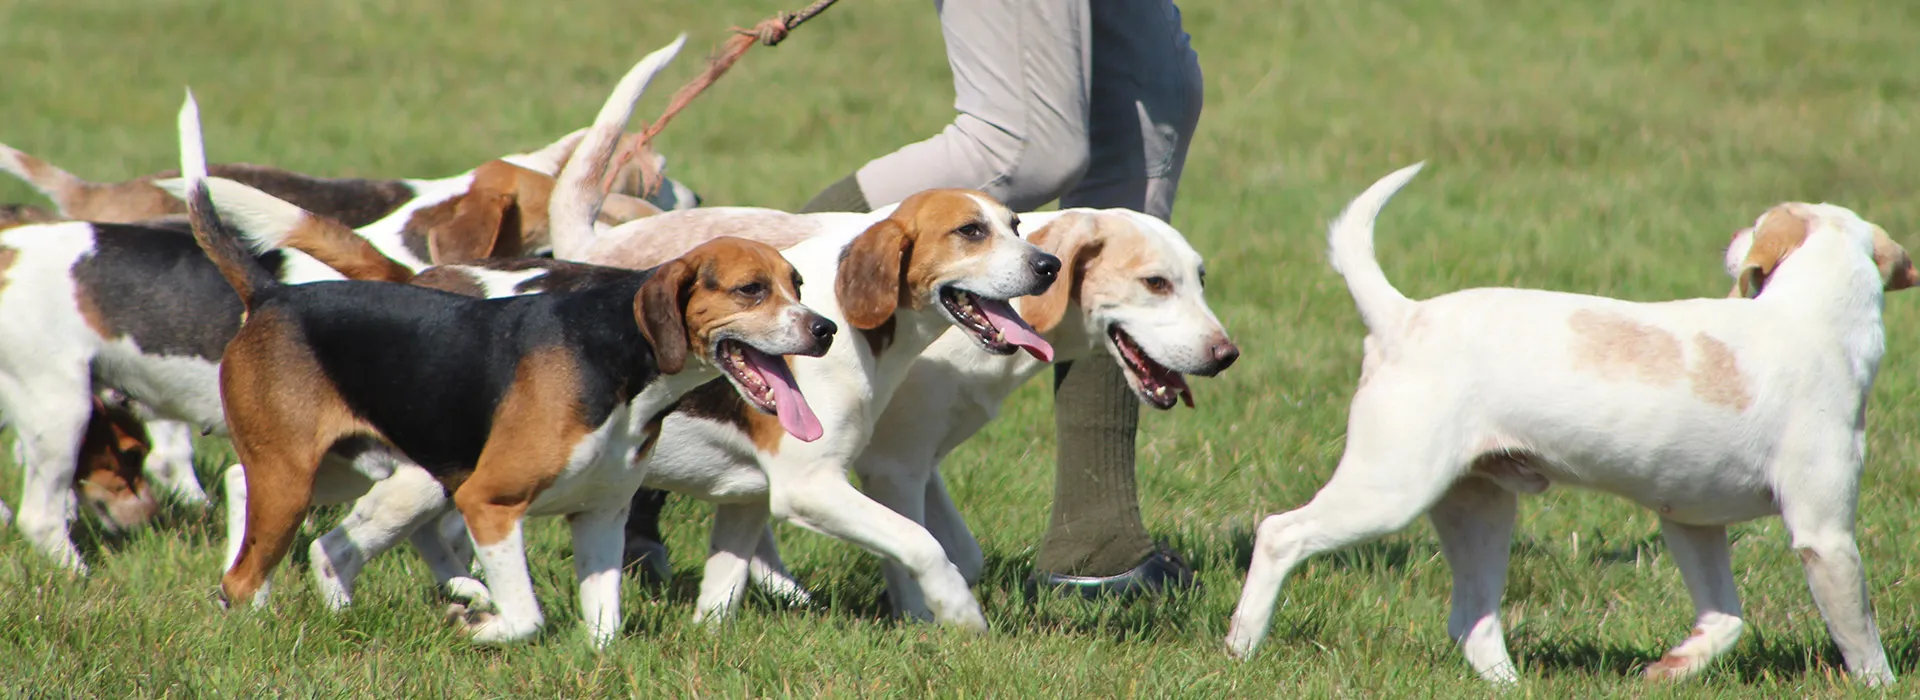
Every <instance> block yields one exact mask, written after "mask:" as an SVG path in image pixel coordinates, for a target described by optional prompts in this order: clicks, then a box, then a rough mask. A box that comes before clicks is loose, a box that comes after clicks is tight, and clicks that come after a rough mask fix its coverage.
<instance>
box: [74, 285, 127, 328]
mask: <svg viewBox="0 0 1920 700" xmlns="http://www.w3.org/2000/svg"><path fill="white" fill-rule="evenodd" d="M73 303H74V306H75V307H78V308H79V309H80V318H81V319H82V320H84V321H86V322H87V327H88V328H91V329H93V332H95V333H98V334H100V337H102V338H112V337H115V336H116V335H117V334H116V333H115V332H114V330H113V325H112V324H109V323H107V314H106V312H104V311H101V310H100V302H99V301H96V300H95V299H94V298H93V292H92V290H89V289H88V288H87V287H86V286H85V285H79V284H76V285H74V286H73Z"/></svg>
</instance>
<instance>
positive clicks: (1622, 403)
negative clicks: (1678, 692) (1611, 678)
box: [1227, 165, 1915, 685]
mask: <svg viewBox="0 0 1920 700" xmlns="http://www.w3.org/2000/svg"><path fill="white" fill-rule="evenodd" d="M1419 168H1420V166H1418V165H1415V166H1412V167H1409V168H1405V169H1402V170H1400V171H1398V172H1395V173H1393V174H1391V175H1388V176H1387V177H1386V178H1384V179H1382V180H1380V181H1379V182H1378V183H1375V184H1374V185H1373V186H1372V187H1371V188H1368V189H1367V191H1366V192H1365V193H1363V194H1361V195H1360V197H1359V198H1358V199H1355V200H1354V202H1353V203H1352V204H1351V205H1349V206H1348V208H1347V211H1346V212H1345V213H1343V214H1342V215H1341V216H1340V218H1339V219H1338V220H1336V221H1335V222H1334V223H1333V225H1332V227H1331V229H1332V230H1331V233H1330V235H1329V241H1330V244H1331V248H1332V251H1331V257H1332V260H1333V266H1334V269H1336V270H1338V271H1339V272H1340V274H1341V275H1342V276H1344V277H1345V278H1346V281H1347V287H1348V289H1349V290H1350V291H1351V292H1352V294H1353V299H1354V304H1355V305H1356V306H1357V307H1359V310H1360V316H1361V318H1362V319H1363V320H1364V321H1365V322H1366V325H1367V331H1368V332H1367V338H1366V343H1365V356H1364V358H1363V359H1362V361H1361V371H1360V383H1359V389H1358V390H1357V391H1356V392H1355V393H1354V397H1353V404H1352V408H1351V412H1350V414H1349V416H1348V425H1347V447H1346V453H1345V455H1343V456H1342V457H1341V459H1340V465H1339V467H1338V468H1337V469H1336V470H1335V472H1334V474H1333V477H1332V479H1330V480H1329V481H1328V482H1327V484H1326V486H1324V487H1322V488H1321V489H1320V492H1319V493H1318V494H1316V495H1315V496H1314V497H1313V500H1312V501H1310V502H1308V503H1307V504H1306V505H1305V506H1302V507H1300V508H1298V509H1296V510H1293V511H1289V512H1286V513H1282V514H1279V515H1274V516H1270V517H1268V518H1267V519H1266V520H1264V521H1262V522H1261V523H1260V526H1259V529H1258V533H1257V537H1256V540H1255V543H1254V553H1253V563H1252V566H1251V568H1250V569H1249V570H1248V571H1247V582H1246V587H1245V589H1244V590H1243V591H1242V593H1241V596H1240V603H1239V606H1238V607H1237V608H1236V609H1235V610H1234V614H1233V620H1232V624H1231V627H1230V628H1229V631H1228V633H1227V645H1228V647H1229V649H1230V651H1231V652H1232V653H1233V654H1234V655H1235V656H1239V657H1243V658H1244V657H1247V656H1249V655H1251V654H1252V653H1253V651H1254V649H1255V648H1256V647H1258V646H1259V644H1260V640H1261V639H1262V638H1264V637H1265V636H1266V633H1267V627H1268V623H1269V622H1270V621H1271V619H1272V617H1273V611H1274V605H1275V602H1276V600H1277V598H1278V597H1279V594H1280V584H1281V582H1282V581H1284V580H1285V579H1286V576H1287V574H1288V572H1290V571H1292V569H1293V567H1294V566H1296V565H1298V564H1299V563H1300V562H1301V561H1302V560H1304V559H1306V558H1307V557H1309V556H1312V555H1314V554H1318V553H1321V552H1326V551H1330V550H1333V549H1337V548H1340V547H1344V546H1347V545H1351V544H1355V543H1358V542H1362V541H1365V540H1368V539H1372V538H1375V537H1379V536H1381V535H1385V534H1388V533H1391V532H1393V531H1395V530H1399V529H1400V528H1403V527H1405V526H1406V525H1407V524H1408V523H1410V522H1412V520H1413V519H1414V518H1416V517H1418V516H1420V515H1421V514H1423V513H1425V514H1427V515H1428V517H1429V518H1431V520H1432V522H1433V527H1434V530H1435V531H1436V533H1438V535H1439V538H1440V548H1441V552H1442V553H1443V554H1445V556H1446V558H1447V563H1448V565H1449V566H1450V567H1451V568H1452V569H1453V612H1452V615H1451V616H1450V617H1449V618H1448V622H1447V631H1448V633H1449V634H1450V635H1452V637H1453V638H1454V640H1455V641H1457V642H1459V644H1460V647H1461V650H1462V651H1464V652H1465V654H1466V657H1467V661H1468V662H1469V663H1471V664H1472V665H1473V668H1474V670H1475V671H1477V672H1478V673H1479V674H1480V676H1481V677H1482V678H1485V679H1487V680H1489V681H1507V682H1510V681H1514V680H1516V679H1517V672H1516V669H1515V667H1514V664H1513V660H1512V659H1511V658H1510V657H1509V656H1508V654H1507V648H1506V642H1505V641H1504V640H1503V639H1502V632H1501V627H1500V615H1499V606H1500V598H1501V589H1502V588H1503V587H1504V584H1505V580H1506V570H1507V554H1508V542H1509V539H1510V538H1511V535H1512V531H1513V522H1514V512H1515V502H1516V497H1517V494H1520V493H1539V492H1540V491H1542V490H1545V489H1546V488H1547V487H1548V486H1550V485H1552V484H1556V483H1558V484H1567V485H1573V486H1581V487H1586V488H1592V489H1597V490H1601V491H1606V492H1609V493H1614V494H1618V495H1620V496H1623V497H1625V498H1628V499H1631V500H1632V501H1634V502H1635V503H1639V504H1641V505H1642V506H1645V507H1646V508H1648V509H1650V510H1652V511H1654V512H1656V513H1658V514H1659V517H1660V523H1661V532H1662V534H1663V535H1664V536H1665V538H1666V542H1667V548H1668V551H1669V552H1670V553H1671V554H1672V557H1673V560H1674V563H1675V564H1677V565H1679V567H1680V573H1681V576H1682V578H1683V579H1684V580H1685V581H1686V584H1687V590H1688V592H1689V593H1690V594H1691V595H1692V598H1693V603H1694V608H1695V610H1696V618H1695V623H1694V628H1693V633H1692V634H1691V635H1689V636H1688V637H1687V638H1686V640H1685V641H1682V642H1681V643H1680V644H1679V646H1676V647H1674V648H1673V649H1672V650H1671V651H1669V652H1667V654H1666V655H1665V656H1664V657H1662V658H1661V659H1660V660H1659V661H1658V662H1656V663H1654V664H1653V665H1652V666H1650V667H1648V668H1647V670H1646V673H1647V675H1648V676H1650V677H1660V678H1677V677H1683V676H1688V675H1691V674H1693V673H1696V672H1698V671H1699V670H1700V669H1702V668H1704V667H1705V666H1706V665H1707V663H1708V662H1710V661H1711V660H1712V659H1713V658H1714V657H1716V656H1718V655H1720V654H1721V653H1723V652H1725V651H1726V650H1727V649H1729V648H1730V647H1732V646H1733V643H1734V641H1735V640H1737V639H1738V638H1739V636H1740V630H1741V627H1742V622H1741V618H1740V598H1739V594H1738V592H1737V591H1736V589H1735V587H1734V578H1733V569H1732V564H1731V561H1730V558H1729V555H1728V551H1727V532H1726V527H1727V525H1729V524H1731V523H1737V522H1742V521H1745V520H1751V519H1754V518H1759V517H1764V516H1768V515H1775V514H1778V515H1780V516H1781V517H1782V519H1783V520H1784V521H1785V523H1786V526H1787V530H1788V532H1789V533H1791V536H1792V546H1793V549H1794V551H1795V552H1796V553H1798V554H1799V556H1800V560H1801V562H1802V563H1803V564H1804V565H1805V568H1806V575H1807V582H1808V586H1809V587H1810V588H1811V589H1812V591H1813V599H1814V603H1815V604H1816V605H1817V606H1818V607H1819V609H1820V613H1821V615H1822V616H1823V617H1825V618H1826V621H1827V628H1828V630H1829V631H1830V632H1831V633H1832V634H1833V639H1834V642H1835V643H1836V644H1837V645H1838V646H1839V647H1840V653H1841V655H1842V656H1844V657H1845V659H1846V666H1847V670H1848V672H1849V673H1850V674H1852V675H1853V676H1855V677H1856V678H1858V679H1860V680H1861V681H1863V682H1865V683H1867V684H1869V685H1880V684H1885V683H1891V682H1893V670H1892V668H1891V667H1889V666H1888V665H1887V657H1886V652H1885V651H1884V650H1883V649H1882V648H1881V645H1880V631H1879V629H1877V628H1876V627H1875V626H1874V623H1873V610H1872V608H1871V606H1870V605H1868V602H1867V586H1866V576H1865V571H1864V569H1863V568H1862V566H1861V562H1860V552H1859V550H1858V549H1857V548H1856V547H1855V545H1854V512H1855V508H1856V504H1857V500H1858V498H1857V496H1858V494H1857V489H1858V486H1859V480H1860V470H1861V465H1862V462H1863V460H1864V457H1865V450H1866V408H1867V406H1866V404H1867V395H1868V393H1869V391H1870V390H1871V389H1872V386H1873V378H1874V373H1875V371H1876V370H1878V368H1879V364H1880V356H1881V353H1882V351H1883V350H1884V347H1885V342H1884V337H1883V329H1882V326H1881V318H1880V312H1881V306H1882V304H1883V300H1884V293H1885V292H1888V291H1894V290H1898V289H1905V288H1907V287H1909V286H1912V285H1913V284H1914V281H1915V279H1914V268H1913V264H1912V262H1910V261H1909V260H1908V258H1907V254H1906V251H1905V250H1903V249H1901V248H1900V246H1898V245H1896V244H1894V243H1893V241H1892V240H1891V239H1889V238H1887V235H1886V233H1885V232H1884V231H1882V230H1881V229H1880V227H1878V226H1875V225H1873V224H1871V223H1868V222H1866V221H1864V220H1862V219H1861V218H1860V217H1859V216H1857V215H1855V214H1854V213H1853V212H1851V211H1848V210H1847V209H1844V208H1841V207H1838V206H1833V205H1828V204H1800V203H1789V204H1782V205H1779V206H1776V207H1774V208H1773V209H1771V210H1768V211H1767V212H1766V213H1765V214H1764V215H1762V216H1761V217H1760V218H1759V220H1758V221H1756V222H1755V224H1754V227H1753V229H1752V232H1751V234H1750V235H1749V239H1750V243H1749V244H1747V245H1746V246H1745V250H1744V252H1742V253H1741V255H1740V261H1739V263H1738V264H1737V265H1735V266H1734V272H1735V273H1736V277H1737V278H1738V280H1739V281H1738V285H1737V287H1736V289H1737V291H1738V292H1739V293H1738V295H1737V298H1731V299H1690V300H1684V301H1672V302H1663V303H1633V302H1626V301H1619V300H1615V299H1607V298H1602V297H1594V296H1585V295H1579V294H1565V293H1560V292H1548V291H1538V290H1526V289H1505V288H1496V289H1470V290H1465V291H1459V292H1454V293H1451V294H1446V295H1442V296H1439V297H1435V298H1432V299H1427V300H1423V301H1414V300H1411V299H1408V298H1407V297H1406V296H1404V295H1402V294H1401V293H1400V292H1399V290H1396V289H1394V287H1393V285H1392V283H1390V282H1388V281H1387V278H1386V275H1385V274H1383V273H1382V272H1381V270H1380V265H1379V263H1377V262H1376V261H1375V259H1374V254H1373V222H1374V219H1375V218H1376V217H1377V216H1378V215H1379V213H1380V209H1381V207H1382V206H1383V205H1385V203H1386V201H1387V199H1388V198H1390V197H1391V196H1392V195H1393V193H1394V192H1396V191H1398V190H1399V189H1400V188H1401V187H1402V186H1403V185H1405V184H1406V183H1407V181H1408V180H1410V179H1412V178H1413V175H1414V173H1416V172H1418V171H1419Z"/></svg>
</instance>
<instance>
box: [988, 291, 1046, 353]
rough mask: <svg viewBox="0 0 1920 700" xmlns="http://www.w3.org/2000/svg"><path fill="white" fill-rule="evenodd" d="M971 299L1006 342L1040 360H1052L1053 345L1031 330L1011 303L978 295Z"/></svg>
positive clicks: (1031, 327)
mask: <svg viewBox="0 0 1920 700" xmlns="http://www.w3.org/2000/svg"><path fill="white" fill-rule="evenodd" d="M973 299H974V301H975V302H976V303H977V305H978V306H979V307H980V313H983V314H986V315H987V320H988V321H990V322H992V323H993V327H994V328H998V329H1000V335H1002V336H1004V337H1005V338H1006V339H1007V342H1009V343H1013V344H1014V345H1018V346H1020V347H1021V348H1024V349H1026V351H1027V354H1029V355H1032V356H1034V357H1035V358H1036V359H1038V360H1040V361H1041V362H1052V361H1053V346H1052V345H1048V344H1047V339H1046V338H1042V337H1040V334H1039V333H1035V332H1033V326H1029V325H1027V322H1026V321H1025V320H1024V319H1021V318H1020V315H1019V314H1016V313H1014V312H1013V305H1011V304H1008V303H1007V302H1004V301H1000V300H998V299H987V298H985V297H981V296H978V295H976V296H974V298H973Z"/></svg>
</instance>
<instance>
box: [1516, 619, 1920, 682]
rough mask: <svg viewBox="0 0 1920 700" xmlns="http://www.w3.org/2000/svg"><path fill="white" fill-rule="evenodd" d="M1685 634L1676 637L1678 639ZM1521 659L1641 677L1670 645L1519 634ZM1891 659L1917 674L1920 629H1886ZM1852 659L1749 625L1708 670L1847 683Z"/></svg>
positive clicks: (1738, 676) (1561, 669) (1824, 644)
mask: <svg viewBox="0 0 1920 700" xmlns="http://www.w3.org/2000/svg"><path fill="white" fill-rule="evenodd" d="M1679 640H1680V637H1679V636H1676V637H1675V638H1674V641H1675V642H1678V641H1679ZM1514 641H1515V644H1514V648H1515V651H1517V652H1518V653H1519V655H1520V657H1521V663H1523V664H1525V665H1526V666H1527V668H1529V669H1532V670H1534V672H1536V673H1539V674H1541V675H1546V676H1552V675H1556V674H1562V673H1577V674H1582V675H1597V674H1611V675H1618V676H1639V675H1640V674H1641V673H1642V672H1643V671H1644V670H1645V669H1646V667H1647V666H1648V665H1649V664H1652V663H1653V662H1655V661H1658V660H1659V659H1660V657H1661V655H1663V654H1664V653H1665V650H1664V649H1645V648H1634V647H1628V646H1624V645H1620V644H1596V643H1594V642H1592V641H1591V637H1590V636H1583V637H1582V638H1580V639H1569V638H1548V639H1516V640H1514ZM1882 641H1883V643H1884V644H1885V646H1886V648H1887V658H1888V662H1889V663H1891V664H1892V665H1893V668H1894V669H1895V674H1896V675H1898V674H1901V673H1911V672H1912V670H1913V668H1914V666H1915V664H1916V663H1920V630H1913V629H1899V630H1894V631H1892V632H1891V633H1888V634H1886V635H1885V636H1884V637H1883V639H1882ZM1845 668H1846V664H1845V662H1844V660H1843V659H1842V658H1841V656H1840V649H1839V647H1836V646H1834V644H1833V640H1832V639H1830V638H1824V637H1821V638H1813V639H1808V638H1775V637H1772V636H1769V635H1768V634H1766V633H1765V631H1764V630H1758V629H1754V628H1752V627H1748V628H1747V633H1746V634H1745V635H1744V636H1743V638H1742V639H1741V640H1740V642H1739V643H1738V645H1737V646H1735V647H1734V649H1733V651H1731V652H1728V653H1727V655H1726V656H1723V657H1721V658H1720V659H1718V660H1716V661H1715V662H1714V663H1713V665H1711V666H1709V667H1708V668H1707V669H1706V671H1704V672H1703V675H1706V676H1710V677H1711V676H1722V677H1725V678H1726V679H1728V680H1732V681H1735V682H1738V683H1741V684H1753V683H1780V682H1784V683H1793V682H1797V681H1799V680H1801V679H1803V678H1805V677H1807V676H1825V677H1832V678H1834V679H1836V680H1841V681H1842V682H1844V677H1845Z"/></svg>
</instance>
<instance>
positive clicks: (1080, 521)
mask: <svg viewBox="0 0 1920 700" xmlns="http://www.w3.org/2000/svg"><path fill="white" fill-rule="evenodd" d="M1053 372H1054V375H1053V376H1054V384H1053V386H1054V390H1053V425H1054V433H1055V435H1056V442H1057V446H1056V447H1055V453H1054V477H1053V516H1052V518H1051V519H1050V520H1049V522H1048V525H1047V534H1046V537H1045V538H1043V539H1042V540H1041V541H1040V553H1039V555H1038V556H1036V557H1035V558H1034V562H1033V565H1034V569H1035V570H1036V571H1041V572H1047V573H1056V574H1068V575H1073V576H1111V575H1114V574H1119V573H1123V572H1125V571H1127V570H1129V569H1132V568H1133V567H1135V566H1138V565H1139V564H1140V562H1141V561H1143V560H1145V559H1146V557H1147V555H1148V554H1151V553H1152V552H1153V540H1152V539H1151V538H1150V537H1148V536H1147V526H1146V523H1145V522H1143V521H1142V520H1141V519H1140V496H1139V488H1138V486H1137V485H1136V484H1135V483H1134V472H1133V466H1134V464H1133V456H1134V455H1133V449H1134V433H1135V431H1136V430H1137V428H1138V426H1139V423H1140V402H1139V400H1138V399H1136V398H1134V396H1133V390H1132V389H1130V388H1128V387H1127V380H1126V377H1125V376H1124V375H1122V374H1121V370H1120V367H1119V366H1118V365H1115V364H1114V363H1112V362H1106V361H1100V360H1097V359H1095V360H1089V361H1087V362H1080V363H1068V364H1061V365H1057V366H1055V367H1054V369H1053Z"/></svg>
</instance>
